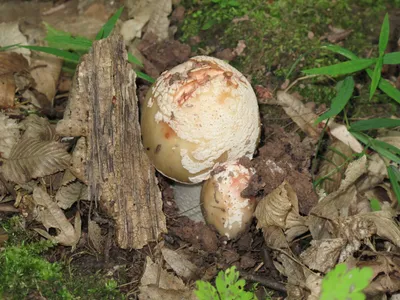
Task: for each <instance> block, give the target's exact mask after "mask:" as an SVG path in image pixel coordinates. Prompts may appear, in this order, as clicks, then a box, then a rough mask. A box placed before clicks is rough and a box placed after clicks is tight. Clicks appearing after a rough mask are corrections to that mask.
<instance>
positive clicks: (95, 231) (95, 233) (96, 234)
mask: <svg viewBox="0 0 400 300" xmlns="http://www.w3.org/2000/svg"><path fill="white" fill-rule="evenodd" d="M88 236H89V239H90V241H91V242H92V243H93V247H94V248H95V249H96V251H97V252H99V253H102V252H103V249H104V237H103V236H102V235H101V228H100V226H99V225H98V224H97V223H96V222H95V221H93V220H89V223H88Z"/></svg>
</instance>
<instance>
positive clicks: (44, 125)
mask: <svg viewBox="0 0 400 300" xmlns="http://www.w3.org/2000/svg"><path fill="white" fill-rule="evenodd" d="M21 125H22V127H23V128H24V129H25V132H24V135H23V137H22V138H33V139H37V140H42V141H53V140H55V137H56V132H55V128H54V126H52V125H51V124H50V122H49V120H47V119H46V118H41V117H39V116H38V115H29V116H28V117H26V118H25V120H23V121H22V122H21Z"/></svg>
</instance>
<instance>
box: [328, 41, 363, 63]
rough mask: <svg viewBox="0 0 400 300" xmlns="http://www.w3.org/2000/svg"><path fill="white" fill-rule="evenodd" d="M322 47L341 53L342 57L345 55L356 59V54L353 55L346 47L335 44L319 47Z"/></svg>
mask: <svg viewBox="0 0 400 300" xmlns="http://www.w3.org/2000/svg"><path fill="white" fill-rule="evenodd" d="M321 48H322V49H327V50H329V51H332V52H335V53H337V54H340V55H343V56H344V57H347V58H348V59H351V60H355V59H358V57H357V55H355V54H354V53H353V52H351V51H350V50H347V49H346V48H343V47H340V46H337V45H331V44H328V45H324V46H322V47H321Z"/></svg>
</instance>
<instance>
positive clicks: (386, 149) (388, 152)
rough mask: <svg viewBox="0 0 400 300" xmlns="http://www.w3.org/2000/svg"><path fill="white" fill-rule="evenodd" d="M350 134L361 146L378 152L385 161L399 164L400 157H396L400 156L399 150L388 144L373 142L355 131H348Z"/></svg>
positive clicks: (373, 140) (368, 137)
mask: <svg viewBox="0 0 400 300" xmlns="http://www.w3.org/2000/svg"><path fill="white" fill-rule="evenodd" d="M350 132H351V134H352V135H353V136H354V137H355V138H356V139H358V140H359V141H360V142H362V143H363V144H365V145H367V146H369V147H371V148H372V149H373V150H374V151H376V152H378V153H379V154H380V155H382V156H384V157H386V158H387V159H389V160H391V161H393V162H395V163H398V164H400V156H398V155H399V154H400V149H398V148H396V147H395V146H393V145H390V144H388V143H385V142H382V141H378V140H375V139H373V138H371V137H370V136H368V135H366V134H364V133H361V132H356V131H350ZM396 153H397V155H396Z"/></svg>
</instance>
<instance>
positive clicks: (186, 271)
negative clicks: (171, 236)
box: [161, 248, 199, 280]
mask: <svg viewBox="0 0 400 300" xmlns="http://www.w3.org/2000/svg"><path fill="white" fill-rule="evenodd" d="M161 253H162V255H163V257H164V259H165V261H166V262H167V263H168V264H169V266H170V267H171V268H172V270H174V271H175V273H176V274H177V275H178V276H180V277H183V278H184V279H186V280H189V279H192V280H193V279H195V278H196V277H197V274H198V271H199V270H198V268H197V267H196V266H195V265H194V264H193V263H191V262H190V261H189V260H187V259H186V258H185V257H183V256H182V255H180V254H179V253H177V252H176V251H174V250H171V249H168V248H162V249H161Z"/></svg>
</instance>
